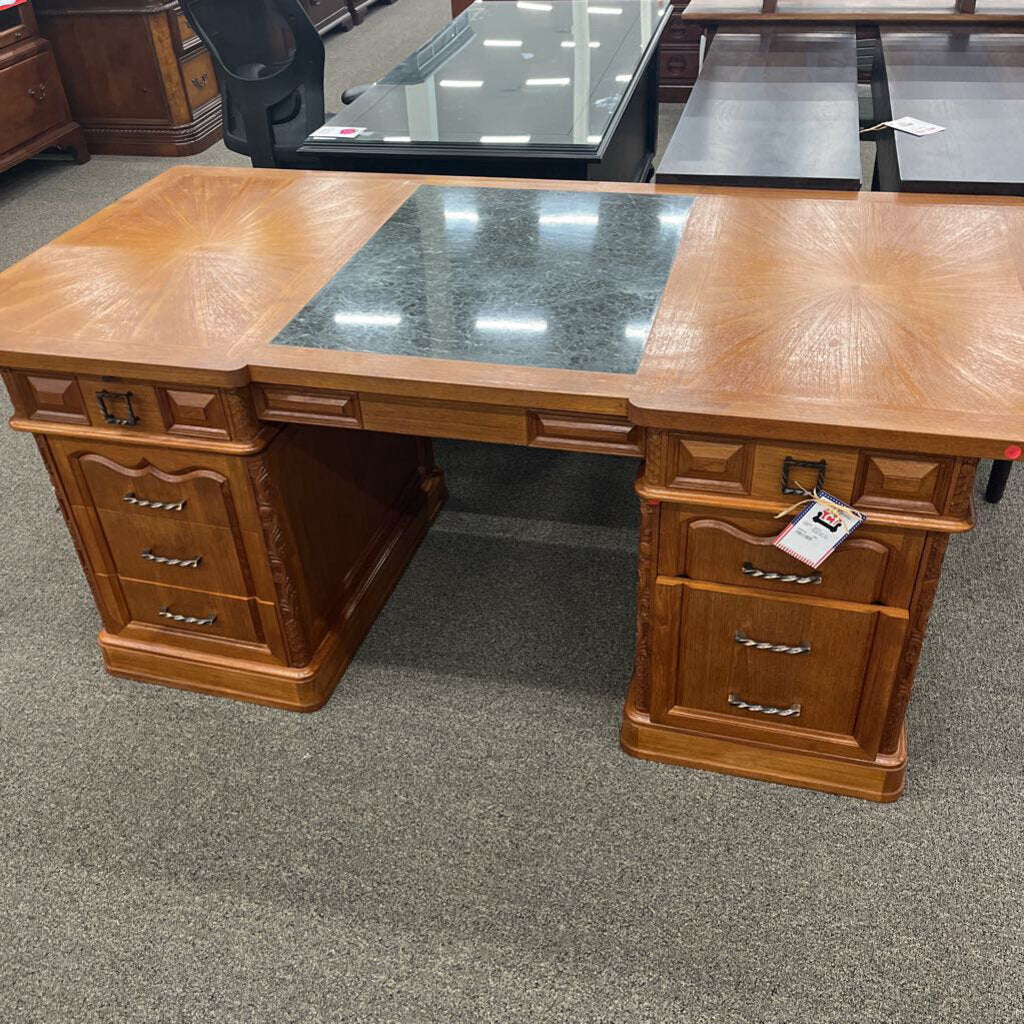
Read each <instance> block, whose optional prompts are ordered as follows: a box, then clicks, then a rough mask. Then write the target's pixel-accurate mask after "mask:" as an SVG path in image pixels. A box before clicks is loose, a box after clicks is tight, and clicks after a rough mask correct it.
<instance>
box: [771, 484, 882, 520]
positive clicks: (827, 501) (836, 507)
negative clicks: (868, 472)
mask: <svg viewBox="0 0 1024 1024" xmlns="http://www.w3.org/2000/svg"><path fill="white" fill-rule="evenodd" d="M796 490H798V491H799V492H800V493H801V494H804V495H806V497H804V498H802V499H801V500H800V501H796V502H794V503H793V504H792V505H790V506H789V508H784V509H783V510H782V511H781V512H777V513H776V514H775V518H776V519H781V518H782V517H783V516H788V515H790V514H791V513H792V512H795V511H796V510H797V509H798V508H803V507H804V505H813V504H814V503H815V502H818V503H820V504H822V505H826V506H828V507H829V508H830V509H832V510H833V511H834V512H837V513H838V514H839V516H840V517H843V516H845V515H847V514H849V512H850V511H854V512H857V514H858V515H859V516H861V517H862V518H864V519H866V518H867V516H865V515H864V513H863V512H859V511H858V510H857V509H855V508H853V506H852V505H844V504H843V503H842V502H841V501H834V500H833V499H832V498H830V497H829V496H828V495H827V494H822V493H821V492H820V491H819V490H818V488H817V487H815V488H814V490H813V491H808V490H807V489H806V488H804V487H801V486H800V485H799V484H797V485H796Z"/></svg>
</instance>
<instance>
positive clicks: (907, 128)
mask: <svg viewBox="0 0 1024 1024" xmlns="http://www.w3.org/2000/svg"><path fill="white" fill-rule="evenodd" d="M883 123H884V124H885V125H886V126H887V127H889V128H895V129H896V131H898V132H907V133H908V134H910V135H934V134H935V133H936V132H944V131H945V130H946V129H945V128H943V127H942V126H941V125H937V124H929V122H927V121H919V120H918V119H917V118H916V117H898V118H897V119H896V120H895V121H885V122H883Z"/></svg>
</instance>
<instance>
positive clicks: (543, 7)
mask: <svg viewBox="0 0 1024 1024" xmlns="http://www.w3.org/2000/svg"><path fill="white" fill-rule="evenodd" d="M516 7H518V8H519V10H521V11H550V10H553V8H552V6H551V4H535V3H533V2H532V0H519V2H518V3H517V4H516Z"/></svg>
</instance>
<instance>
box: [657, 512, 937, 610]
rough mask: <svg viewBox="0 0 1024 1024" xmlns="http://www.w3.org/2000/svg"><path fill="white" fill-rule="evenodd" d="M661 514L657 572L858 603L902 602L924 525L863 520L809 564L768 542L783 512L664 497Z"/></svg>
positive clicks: (779, 527)
mask: <svg viewBox="0 0 1024 1024" xmlns="http://www.w3.org/2000/svg"><path fill="white" fill-rule="evenodd" d="M661 516H662V519H661V538H660V543H659V548H658V571H659V572H660V573H662V574H663V575H666V576H687V577H689V578H691V579H695V580H706V581H708V582H712V583H727V584H732V585H737V586H748V587H751V588H752V589H756V590H770V591H777V592H779V593H788V594H803V595H805V596H809V597H815V598H836V599H839V600H845V601H857V602H860V603H862V604H885V605H892V606H894V607H900V608H906V607H909V606H910V600H911V597H912V595H913V591H914V580H915V578H916V575H917V568H918V565H919V563H920V561H921V552H922V550H923V547H924V534H923V533H919V532H914V531H901V530H882V529H871V528H870V527H868V526H863V527H861V528H860V529H859V530H857V532H856V533H854V534H853V535H852V536H851V537H850V538H849V539H848V540H847V541H846V542H845V543H844V544H843V545H842V547H840V548H839V550H838V551H835V552H834V553H833V554H832V555H830V556H829V558H828V559H827V560H826V561H825V563H824V564H823V565H822V566H820V567H819V568H818V569H816V570H815V569H811V568H810V566H808V565H805V564H804V563H803V562H799V561H797V559H795V558H792V557H791V556H790V555H787V554H786V553H785V552H783V551H780V550H779V549H778V548H776V547H774V546H773V545H772V541H773V540H774V538H775V537H777V536H778V534H779V533H780V531H781V530H782V528H783V525H784V523H785V522H786V520H779V519H774V518H772V517H771V516H766V515H757V514H753V513H751V514H742V513H736V514H729V515H728V516H727V517H723V516H722V515H721V514H720V513H718V512H714V513H700V512H693V511H691V510H689V509H687V508H686V507H685V506H673V505H670V504H667V503H666V504H664V505H662V506H661ZM792 577H796V579H793V578H792Z"/></svg>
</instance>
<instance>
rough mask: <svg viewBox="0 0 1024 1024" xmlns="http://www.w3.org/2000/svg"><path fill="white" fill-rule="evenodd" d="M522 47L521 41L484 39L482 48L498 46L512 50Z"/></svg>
mask: <svg viewBox="0 0 1024 1024" xmlns="http://www.w3.org/2000/svg"><path fill="white" fill-rule="evenodd" d="M522 45H523V41H522V39H485V40H484V46H498V47H504V48H506V49H509V50H514V49H516V48H517V47H520V46H522Z"/></svg>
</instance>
